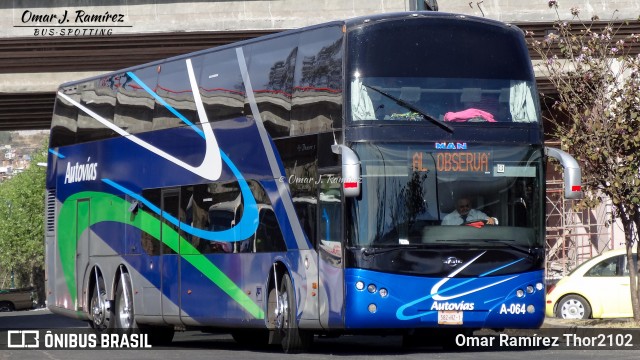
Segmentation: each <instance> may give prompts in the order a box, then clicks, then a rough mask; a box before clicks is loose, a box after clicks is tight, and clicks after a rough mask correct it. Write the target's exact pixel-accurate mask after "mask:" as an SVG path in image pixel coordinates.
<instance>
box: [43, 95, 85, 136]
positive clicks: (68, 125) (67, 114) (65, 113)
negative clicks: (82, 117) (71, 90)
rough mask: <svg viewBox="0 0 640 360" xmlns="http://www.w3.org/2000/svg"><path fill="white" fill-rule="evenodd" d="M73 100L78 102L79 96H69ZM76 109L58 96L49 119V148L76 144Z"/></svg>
mask: <svg viewBox="0 0 640 360" xmlns="http://www.w3.org/2000/svg"><path fill="white" fill-rule="evenodd" d="M68 95H69V96H71V97H72V98H74V99H75V100H80V96H79V95H70V94H68ZM77 117H78V108H77V107H75V106H74V105H73V104H71V103H70V102H68V101H66V100H64V99H63V98H61V97H60V96H58V97H57V98H56V104H55V107H54V109H53V118H52V119H51V141H50V144H49V146H50V147H52V148H55V147H58V146H65V145H71V144H73V143H75V142H76V131H77V130H78V123H77V122H76V118H77Z"/></svg>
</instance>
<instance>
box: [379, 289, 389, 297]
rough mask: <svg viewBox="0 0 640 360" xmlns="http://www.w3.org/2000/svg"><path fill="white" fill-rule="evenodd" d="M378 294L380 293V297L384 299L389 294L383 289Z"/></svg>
mask: <svg viewBox="0 0 640 360" xmlns="http://www.w3.org/2000/svg"><path fill="white" fill-rule="evenodd" d="M379 292H380V297H383V298H386V297H387V296H389V292H388V291H387V289H385V288H382V289H380V291H379Z"/></svg>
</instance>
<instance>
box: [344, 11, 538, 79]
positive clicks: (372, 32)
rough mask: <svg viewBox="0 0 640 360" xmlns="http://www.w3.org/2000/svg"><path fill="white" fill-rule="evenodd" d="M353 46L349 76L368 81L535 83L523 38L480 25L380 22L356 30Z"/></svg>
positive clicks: (449, 21)
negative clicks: (434, 79)
mask: <svg viewBox="0 0 640 360" xmlns="http://www.w3.org/2000/svg"><path fill="white" fill-rule="evenodd" d="M348 46H349V49H350V50H349V51H350V57H351V59H350V61H351V64H350V66H349V69H350V71H351V70H353V71H355V70H356V69H359V70H360V71H362V75H363V76H368V77H399V76H405V77H412V76H418V77H439V78H442V77H458V78H481V79H509V80H532V79H534V75H533V73H532V68H531V60H530V58H529V53H528V51H527V48H526V44H525V42H524V37H523V36H522V34H521V33H520V32H519V31H518V30H516V29H512V28H505V27H504V26H501V25H498V26H493V25H488V24H486V23H484V22H481V21H476V20H459V19H442V18H429V17H424V18H413V19H406V20H396V21H387V22H379V23H375V24H372V25H369V26H363V27H361V28H356V29H354V30H352V31H351V32H350V33H349V44H348ZM363 70H366V72H365V71H363Z"/></svg>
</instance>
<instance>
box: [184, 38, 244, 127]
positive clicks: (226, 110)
mask: <svg viewBox="0 0 640 360" xmlns="http://www.w3.org/2000/svg"><path fill="white" fill-rule="evenodd" d="M200 66H201V71H200V73H199V74H198V73H196V76H197V77H198V78H199V81H198V85H199V86H200V97H201V98H202V102H203V104H204V108H205V112H206V113H207V118H208V120H209V121H210V122H214V121H222V120H229V119H236V118H240V117H243V116H244V102H245V93H244V83H243V81H242V75H241V73H240V66H239V65H238V59H237V55H236V52H235V49H231V50H224V51H221V52H213V53H210V54H206V55H203V61H202V63H201V65H200Z"/></svg>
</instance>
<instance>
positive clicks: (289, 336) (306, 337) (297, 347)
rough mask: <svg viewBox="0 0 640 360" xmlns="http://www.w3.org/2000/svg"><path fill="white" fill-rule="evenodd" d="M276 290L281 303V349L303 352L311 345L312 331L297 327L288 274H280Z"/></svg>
mask: <svg viewBox="0 0 640 360" xmlns="http://www.w3.org/2000/svg"><path fill="white" fill-rule="evenodd" d="M278 290H279V292H278V302H279V304H281V305H280V308H281V309H280V310H281V311H282V321H281V324H280V328H279V331H280V333H281V338H282V350H283V351H284V352H285V353H287V354H295V353H300V352H305V351H307V350H309V348H310V347H311V344H312V342H313V333H311V332H308V331H304V330H300V328H298V322H297V320H296V301H295V294H294V291H293V283H292V282H291V278H290V277H289V274H284V275H282V280H281V281H280V288H279V289H278Z"/></svg>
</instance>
